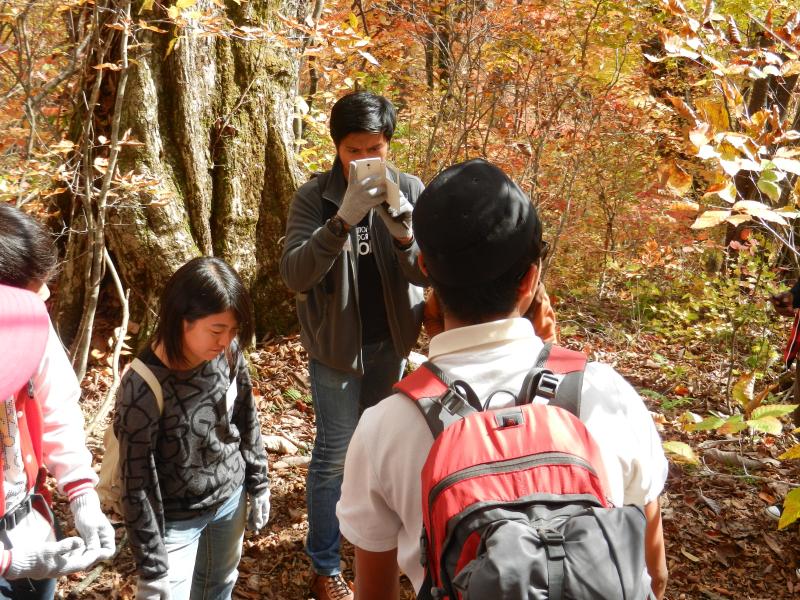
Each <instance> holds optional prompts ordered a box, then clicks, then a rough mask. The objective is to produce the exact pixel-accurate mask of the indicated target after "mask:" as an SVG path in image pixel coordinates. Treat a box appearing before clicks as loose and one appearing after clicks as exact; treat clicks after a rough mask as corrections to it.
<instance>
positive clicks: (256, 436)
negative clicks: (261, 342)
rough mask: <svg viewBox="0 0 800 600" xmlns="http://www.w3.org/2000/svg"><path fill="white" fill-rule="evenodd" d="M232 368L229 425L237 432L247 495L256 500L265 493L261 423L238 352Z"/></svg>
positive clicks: (267, 478)
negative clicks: (232, 400) (233, 398)
mask: <svg viewBox="0 0 800 600" xmlns="http://www.w3.org/2000/svg"><path fill="white" fill-rule="evenodd" d="M238 354H239V358H238V363H237V365H236V370H237V373H236V386H237V390H238V394H237V397H236V405H235V406H234V409H233V415H232V418H231V421H232V422H233V424H234V425H236V427H237V428H238V429H239V433H240V435H241V443H240V445H239V449H240V451H241V453H242V457H243V458H244V462H245V476H244V485H245V489H246V490H247V493H248V494H251V495H254V496H257V495H258V494H260V493H262V492H264V491H266V490H268V489H269V474H268V465H267V451H266V449H265V448H264V441H263V440H262V439H261V423H260V422H259V419H258V409H257V408H256V404H255V399H254V398H253V385H252V383H251V381H250V372H249V371H248V370H247V363H246V362H245V360H244V355H243V354H242V353H241V352H239V353H238Z"/></svg>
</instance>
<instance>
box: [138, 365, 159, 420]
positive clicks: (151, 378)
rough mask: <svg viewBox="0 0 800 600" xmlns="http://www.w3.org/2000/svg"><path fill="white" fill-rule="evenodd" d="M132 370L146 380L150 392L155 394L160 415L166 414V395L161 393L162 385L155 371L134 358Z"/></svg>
mask: <svg viewBox="0 0 800 600" xmlns="http://www.w3.org/2000/svg"><path fill="white" fill-rule="evenodd" d="M131 369H133V370H134V371H136V372H137V373H138V374H139V376H140V377H141V378H142V379H144V381H145V383H146V384H147V385H148V386H150V390H151V391H152V392H153V396H155V397H156V404H158V412H159V414H163V412H164V394H163V393H162V391H161V384H160V383H159V382H158V378H156V376H155V374H154V373H153V371H151V370H150V367H148V366H147V365H146V364H144V363H143V362H142V361H141V360H139V359H138V358H134V359H133V362H131Z"/></svg>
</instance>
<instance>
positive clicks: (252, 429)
mask: <svg viewBox="0 0 800 600" xmlns="http://www.w3.org/2000/svg"><path fill="white" fill-rule="evenodd" d="M236 354H238V360H237V364H236V366H235V369H236V374H235V375H236V377H235V379H236V381H235V383H232V381H233V378H232V377H231V374H230V367H229V365H228V361H227V359H226V358H225V355H224V354H220V355H219V356H218V357H217V358H215V359H214V360H211V361H208V362H205V363H203V364H202V365H200V366H199V367H196V368H195V369H192V370H190V371H171V370H169V369H167V368H166V366H164V364H163V363H162V362H161V361H160V360H159V359H158V358H157V357H156V356H155V354H153V352H152V351H151V350H150V349H147V350H146V351H145V352H143V353H142V354H141V355H140V356H139V358H140V359H141V360H142V361H143V362H144V363H145V364H147V366H149V367H150V368H151V370H152V371H153V373H154V374H155V376H156V377H157V378H158V380H159V382H160V383H161V387H162V391H163V396H164V412H163V414H161V415H159V412H158V405H157V404H156V400H155V397H154V396H153V393H152V391H151V390H150V387H149V386H148V385H147V383H146V382H145V381H144V380H143V379H142V378H141V377H140V376H139V375H138V374H137V373H135V372H133V370H128V372H127V373H126V374H125V376H124V377H123V378H122V382H121V385H120V389H119V392H118V393H117V401H116V414H115V417H114V433H115V434H116V435H117V439H118V440H119V453H120V465H121V467H122V469H121V470H122V485H123V495H122V505H123V509H124V512H125V515H124V517H125V526H126V528H127V531H128V540H129V543H130V545H131V549H132V550H133V555H134V558H135V559H136V564H137V567H138V569H137V570H138V573H139V576H140V577H142V578H143V579H155V578H157V577H160V576H161V575H165V574H166V573H167V564H168V563H167V552H166V549H165V547H164V522H165V520H167V521H180V520H185V519H189V518H193V517H196V516H198V515H200V514H202V513H204V512H206V511H213V510H215V509H216V508H218V507H219V506H220V505H221V504H223V503H224V502H225V500H227V499H228V498H229V497H230V496H231V494H232V493H233V492H234V491H236V490H237V489H238V488H239V487H240V486H242V485H243V484H244V486H245V489H246V491H247V492H248V493H250V494H258V493H259V492H262V491H264V490H265V489H267V488H268V487H269V478H268V475H267V455H266V451H265V450H264V443H263V441H262V439H261V429H260V426H259V422H258V413H257V411H256V407H255V403H254V401H253V394H252V387H251V383H250V374H249V373H248V371H247V366H246V364H245V361H244V357H243V356H242V355H241V353H239V352H236ZM232 385H235V389H232V390H230V393H226V392H228V388H229V387H231V386H232Z"/></svg>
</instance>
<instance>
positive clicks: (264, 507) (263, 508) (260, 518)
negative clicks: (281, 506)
mask: <svg viewBox="0 0 800 600" xmlns="http://www.w3.org/2000/svg"><path fill="white" fill-rule="evenodd" d="M249 498H250V509H249V511H248V513H247V528H248V529H249V530H250V531H258V530H259V529H261V528H262V527H264V525H266V524H267V521H268V520H269V489H267V490H266V491H265V492H261V493H260V494H258V495H257V496H253V495H250V496H249Z"/></svg>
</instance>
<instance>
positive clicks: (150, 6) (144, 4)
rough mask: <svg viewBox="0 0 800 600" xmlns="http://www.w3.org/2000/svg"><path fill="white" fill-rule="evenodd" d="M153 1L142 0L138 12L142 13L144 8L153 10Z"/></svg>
mask: <svg viewBox="0 0 800 600" xmlns="http://www.w3.org/2000/svg"><path fill="white" fill-rule="evenodd" d="M153 1H154V0H144V1H143V2H142V7H141V8H140V9H139V14H142V13H143V12H144V11H146V10H153Z"/></svg>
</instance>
